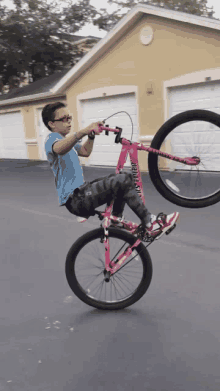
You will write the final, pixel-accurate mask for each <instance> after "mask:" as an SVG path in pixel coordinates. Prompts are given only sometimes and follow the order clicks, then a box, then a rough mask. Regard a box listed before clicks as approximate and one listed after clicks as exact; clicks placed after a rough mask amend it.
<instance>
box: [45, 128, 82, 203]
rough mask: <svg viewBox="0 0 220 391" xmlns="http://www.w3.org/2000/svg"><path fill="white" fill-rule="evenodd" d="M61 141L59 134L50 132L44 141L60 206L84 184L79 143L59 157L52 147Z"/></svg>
mask: <svg viewBox="0 0 220 391" xmlns="http://www.w3.org/2000/svg"><path fill="white" fill-rule="evenodd" d="M63 139H64V137H62V136H61V134H59V133H57V132H54V133H53V132H51V133H50V134H48V136H47V137H46V140H45V151H46V155H47V160H48V162H49V163H50V167H51V169H52V171H53V174H54V176H55V184H56V188H57V192H58V197H59V204H60V206H62V205H65V203H66V201H67V200H68V197H69V196H70V194H71V193H72V192H73V190H75V189H76V188H77V187H79V186H81V185H82V184H83V183H84V182H85V181H84V177H83V170H82V167H81V165H80V161H79V157H78V153H77V152H78V151H79V150H80V148H81V146H82V144H81V142H78V143H77V144H75V145H74V147H73V148H72V149H71V150H70V151H69V152H67V153H66V154H65V155H62V156H61V155H58V154H57V153H55V152H54V151H53V149H52V147H53V144H54V143H55V142H56V141H58V140H63Z"/></svg>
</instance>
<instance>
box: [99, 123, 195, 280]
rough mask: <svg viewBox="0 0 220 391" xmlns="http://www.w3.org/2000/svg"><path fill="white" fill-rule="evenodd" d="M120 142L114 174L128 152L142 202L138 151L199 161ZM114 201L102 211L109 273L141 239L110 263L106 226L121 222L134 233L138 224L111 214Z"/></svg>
mask: <svg viewBox="0 0 220 391" xmlns="http://www.w3.org/2000/svg"><path fill="white" fill-rule="evenodd" d="M100 129H101V130H107V131H110V132H114V133H118V132H119V130H118V129H111V128H109V127H105V126H100ZM120 143H121V144H122V150H121V153H120V156H119V159H118V164H117V167H116V174H118V173H120V172H121V170H122V169H123V167H124V165H125V162H126V159H127V155H128V154H129V157H130V161H131V169H132V173H133V178H134V182H135V188H136V190H137V193H138V194H139V196H140V197H141V199H142V201H143V203H144V204H145V198H144V192H143V184H142V179H141V173H140V170H139V164H138V151H146V152H152V153H155V154H158V155H160V156H163V157H166V158H167V159H171V160H175V161H178V162H181V163H184V164H187V165H197V164H198V163H199V161H198V158H190V157H189V158H184V159H182V158H179V157H177V156H172V155H169V154H167V153H165V152H161V151H159V150H157V149H153V148H151V147H145V146H144V145H143V144H140V143H136V142H131V141H129V140H127V139H125V138H121V139H120ZM113 204H114V201H112V203H111V204H110V205H109V206H108V207H107V208H106V209H105V211H104V212H102V213H101V214H102V216H103V217H104V221H103V224H102V225H103V228H104V240H103V243H104V244H105V268H106V271H107V272H110V274H114V273H115V272H116V271H117V270H118V269H120V268H121V266H122V264H123V263H124V262H125V261H126V259H127V258H128V257H129V256H130V255H131V253H132V251H133V249H134V248H135V247H137V246H138V245H139V244H140V243H141V240H140V239H139V238H137V240H136V242H135V243H134V244H133V245H132V246H128V247H127V249H126V250H125V251H124V252H123V253H122V254H120V255H119V256H118V257H117V260H116V262H115V261H114V262H113V264H111V261H110V244H109V239H108V229H107V228H108V227H109V225H110V224H111V222H116V223H121V224H122V226H123V228H124V229H126V230H128V231H130V232H131V234H134V233H136V232H137V228H138V226H139V224H136V223H133V222H132V221H126V220H123V219H121V218H118V217H115V216H112V215H111V212H112V208H113Z"/></svg>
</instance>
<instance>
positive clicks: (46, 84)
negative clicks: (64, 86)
mask: <svg viewBox="0 0 220 391" xmlns="http://www.w3.org/2000/svg"><path fill="white" fill-rule="evenodd" d="M67 72H68V71H67V70H65V71H62V72H56V73H54V74H53V75H50V76H48V77H44V78H43V79H40V80H38V81H35V82H33V83H30V84H28V85H27V86H24V87H18V88H14V89H13V90H11V91H10V92H8V93H7V94H3V95H0V102H2V101H6V100H12V99H15V98H20V97H25V96H29V95H34V94H42V93H49V92H50V90H51V88H53V87H55V86H56V84H57V83H58V82H59V80H60V79H61V78H62V77H63V76H64V75H65V74H66V73H67Z"/></svg>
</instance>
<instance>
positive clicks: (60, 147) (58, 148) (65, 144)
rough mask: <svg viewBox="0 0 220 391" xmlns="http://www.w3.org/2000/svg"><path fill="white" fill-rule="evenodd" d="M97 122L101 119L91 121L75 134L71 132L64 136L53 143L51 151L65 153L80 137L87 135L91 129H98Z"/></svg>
mask: <svg viewBox="0 0 220 391" xmlns="http://www.w3.org/2000/svg"><path fill="white" fill-rule="evenodd" d="M98 124H102V123H101V121H100V122H95V123H92V124H91V125H89V126H87V127H86V128H85V129H82V130H80V131H79V132H77V133H75V134H71V135H70V136H66V137H65V138H64V139H63V140H59V141H57V142H56V143H54V145H53V151H54V152H55V153H57V154H58V155H65V154H66V153H67V152H69V151H70V150H71V149H72V148H73V147H74V145H75V144H76V143H78V141H79V140H80V139H81V138H83V137H85V136H86V135H88V134H89V133H90V132H91V131H92V130H93V129H94V130H96V131H98V129H99V127H98ZM91 141H92V140H91ZM90 153H91V152H90ZM83 156H84V155H83Z"/></svg>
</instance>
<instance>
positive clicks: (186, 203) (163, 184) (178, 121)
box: [148, 110, 220, 208]
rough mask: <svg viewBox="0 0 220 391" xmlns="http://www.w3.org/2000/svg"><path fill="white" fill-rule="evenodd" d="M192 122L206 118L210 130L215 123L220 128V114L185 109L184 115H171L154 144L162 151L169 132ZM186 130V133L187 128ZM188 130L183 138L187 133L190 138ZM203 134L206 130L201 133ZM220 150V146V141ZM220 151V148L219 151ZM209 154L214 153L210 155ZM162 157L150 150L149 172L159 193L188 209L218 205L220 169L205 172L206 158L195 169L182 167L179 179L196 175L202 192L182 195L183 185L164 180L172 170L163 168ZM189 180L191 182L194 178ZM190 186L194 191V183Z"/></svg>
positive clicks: (195, 179)
mask: <svg viewBox="0 0 220 391" xmlns="http://www.w3.org/2000/svg"><path fill="white" fill-rule="evenodd" d="M192 121H202V124H203V125H204V122H208V123H210V124H212V125H211V126H210V125H209V129H211V128H214V127H213V125H215V126H217V127H218V128H220V115H218V114H216V113H213V112H211V111H207V110H189V111H185V112H183V113H180V114H177V115H175V116H173V117H172V118H170V119H169V120H168V121H166V122H165V123H164V124H163V125H162V126H161V128H160V129H159V130H158V132H157V133H156V135H155V136H154V138H153V140H152V143H151V147H152V148H154V149H157V150H160V149H161V146H162V144H163V143H164V142H165V139H166V137H167V136H168V135H169V137H170V136H172V135H171V132H173V135H174V134H175V133H174V132H175V130H176V129H177V127H178V126H180V125H183V124H186V123H189V122H192ZM189 126H190V125H189ZM195 126H196V124H195ZM205 126H206V125H205ZM218 131H219V129H217V131H216V130H214V131H213V132H216V133H215V134H218V139H219V135H220V133H218ZM184 132H185V130H184ZM184 132H182V133H181V137H183V135H184V134H185V138H186V140H187V136H186V133H184ZM195 134H199V132H198V131H197V133H196V132H195ZM200 134H202V133H201V132H200ZM205 134H207V133H203V135H205ZM210 134H211V130H210ZM213 134H214V133H213ZM189 135H190V137H193V136H191V135H192V132H189ZM180 139H181V138H180ZM210 143H211V141H210ZM204 145H205V144H204ZM213 145H214V146H215V148H216V145H217V144H216V143H215V142H213ZM203 147H204V146H203ZM206 147H207V149H208V147H209V145H206ZM195 149H196V148H195ZM219 149H220V144H219ZM197 150H198V146H197ZM211 152H212V149H211V144H210V151H209V154H211ZM219 153H220V150H219ZM171 154H172V153H171ZM197 155H198V153H197V152H196V155H192V156H189V155H188V156H181V157H193V156H197ZM177 156H178V155H177ZM207 156H212V155H208V154H207ZM219 156H220V155H219ZM159 159H161V157H159V156H158V155H156V154H154V153H149V155H148V167H149V175H150V178H151V181H152V182H153V184H154V186H155V188H156V189H157V190H158V192H159V193H160V194H161V195H162V196H163V197H164V198H165V199H167V200H168V201H170V202H172V203H173V204H176V205H179V206H182V207H185V208H204V207H207V206H210V205H213V204H216V203H217V202H219V201H220V170H219V169H217V170H212V171H211V169H209V170H207V171H205V169H204V164H203V163H204V162H203V163H202V161H201V164H199V165H198V166H196V167H195V168H194V171H192V168H190V169H188V168H184V170H183V169H182V172H181V174H180V170H179V172H178V174H179V177H178V180H180V179H179V178H180V175H182V176H183V173H184V175H185V177H184V178H186V175H194V181H195V189H196V192H197V193H199V191H201V195H198V194H197V195H195V196H192V195H189V196H188V195H187V196H185V195H183V194H178V191H179V188H178V187H177V186H176V187H175V184H174V186H173V188H172V187H171V185H172V182H170V181H168V180H167V179H166V180H165V179H164V178H165V175H167V173H168V170H167V171H166V170H164V169H163V170H162V169H161V168H160V167H159ZM162 159H163V158H162ZM166 160H168V159H166ZM179 165H180V164H179ZM206 165H207V157H206ZM182 167H183V165H182ZM184 167H186V166H184ZM187 167H189V166H187ZM187 170H188V171H187ZM190 170H191V171H190ZM176 172H177V171H176ZM187 172H188V173H191V174H187ZM165 173H166V174H165ZM173 175H174V174H173ZM198 175H200V178H199V180H200V181H198ZM205 175H206V177H205ZM210 175H213V178H214V179H213V183H212V185H213V184H214V183H215V185H213V186H214V187H213V188H212V186H211V185H210V186H208V185H207V180H208V179H209V178H210ZM201 178H202V181H203V184H204V183H205V180H206V186H204V185H203V184H201ZM183 182H184V181H182V185H183V186H182V188H184V184H183ZM167 183H169V184H170V185H169V186H168V185H167ZM185 183H187V182H185ZM188 183H190V180H189V182H188ZM198 183H199V185H200V184H201V186H200V188H199V187H198ZM202 186H203V191H202ZM180 188H181V185H180ZM188 188H189V189H190V188H191V189H190V191H191V190H192V184H191V183H190V185H188ZM173 189H174V190H173ZM176 189H177V190H176ZM185 189H187V185H185ZM183 193H184V190H183Z"/></svg>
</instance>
